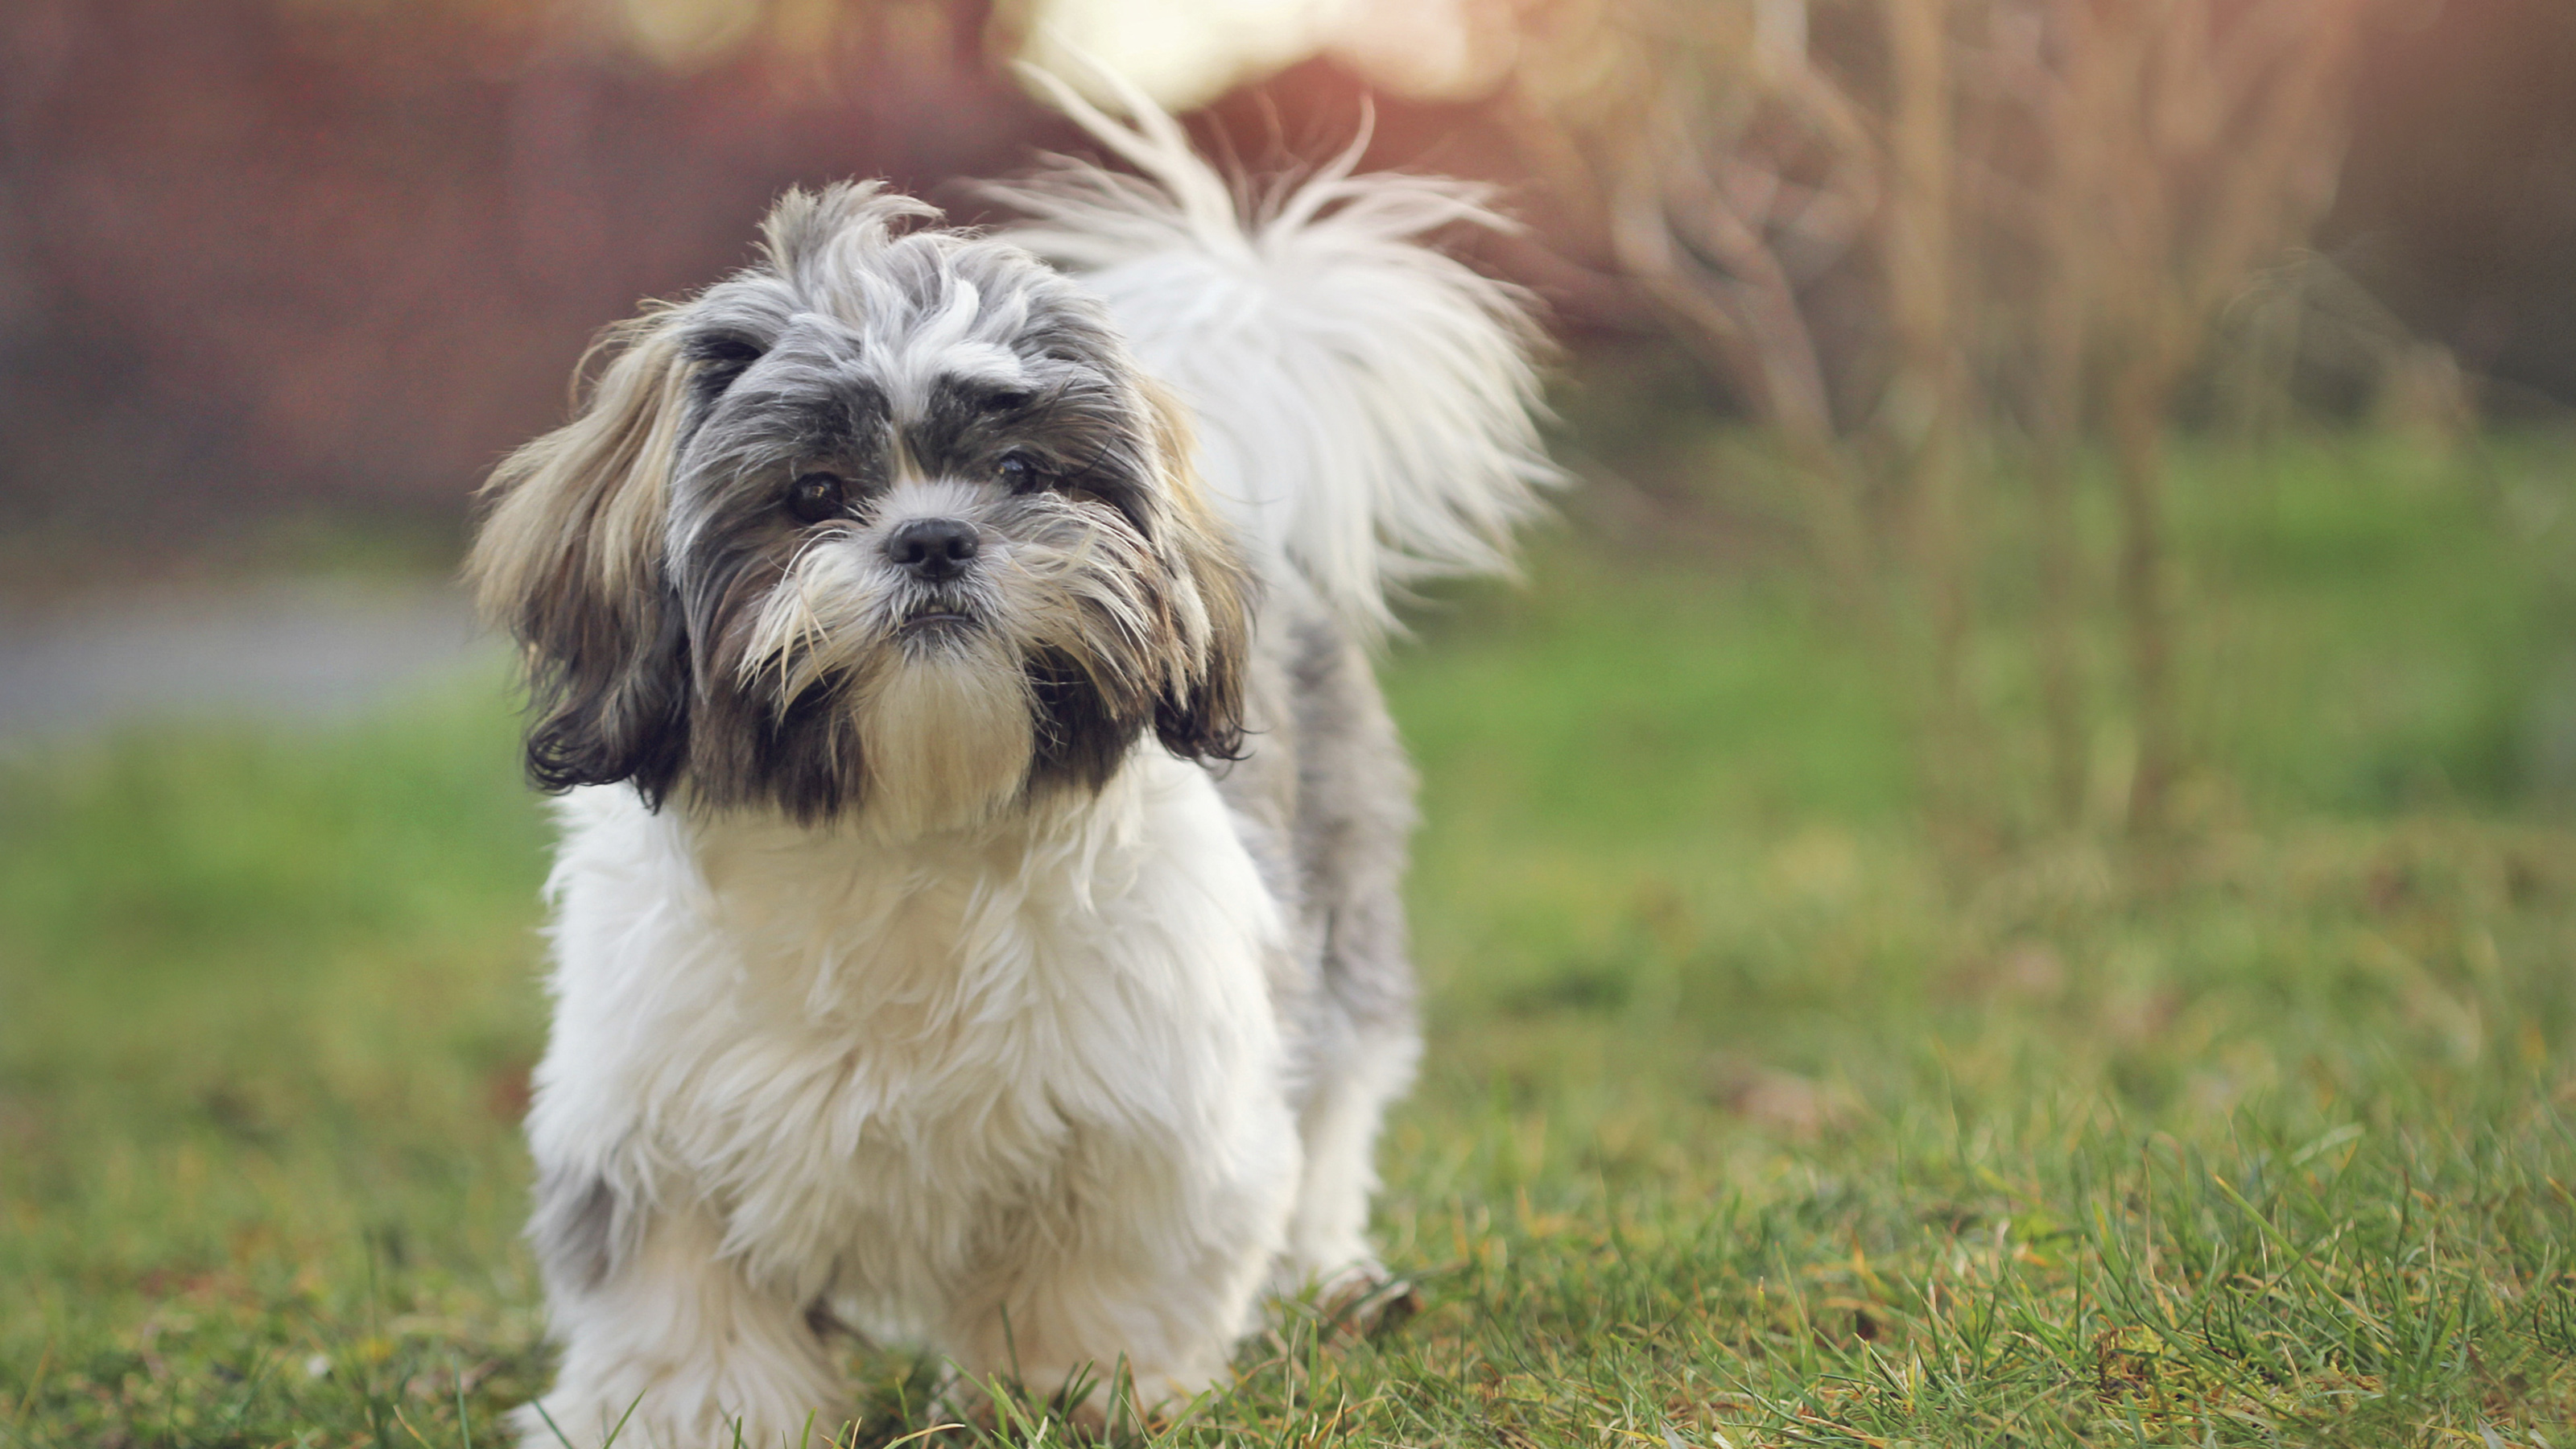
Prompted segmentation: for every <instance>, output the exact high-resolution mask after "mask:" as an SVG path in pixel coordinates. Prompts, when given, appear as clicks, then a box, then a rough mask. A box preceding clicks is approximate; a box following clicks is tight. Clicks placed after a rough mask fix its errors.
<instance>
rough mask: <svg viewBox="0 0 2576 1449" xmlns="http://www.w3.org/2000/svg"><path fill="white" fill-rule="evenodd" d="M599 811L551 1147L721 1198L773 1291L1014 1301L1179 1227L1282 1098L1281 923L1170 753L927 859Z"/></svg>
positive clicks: (566, 896)
mask: <svg viewBox="0 0 2576 1449" xmlns="http://www.w3.org/2000/svg"><path fill="white" fill-rule="evenodd" d="M567 815H568V820H567V824H568V827H569V829H568V832H567V833H568V841H567V850H566V853H565V856H564V859H563V863H562V866H561V868H560V870H559V872H558V875H557V878H556V889H557V891H558V892H559V894H560V897H561V910H562V918H563V925H562V929H561V932H560V941H561V945H562V959H561V965H560V969H559V971H558V975H557V980H556V989H557V991H558V993H559V995H560V996H561V997H562V998H563V1004H564V1007H565V1009H564V1010H563V1011H561V1012H559V1014H558V1022H559V1025H558V1035H557V1038H556V1041H555V1043H554V1047H553V1049H552V1050H551V1051H550V1053H549V1057H548V1061H547V1064H546V1066H545V1068H544V1069H543V1070H542V1072H541V1077H540V1090H541V1091H543V1092H545V1093H548V1094H550V1096H551V1097H552V1098H553V1099H552V1100H549V1101H547V1102H546V1103H545V1108H546V1110H544V1111H541V1112H540V1113H539V1114H538V1119H537V1122H536V1123H535V1124H534V1126H535V1130H538V1131H540V1132H545V1133H548V1134H549V1135H553V1134H555V1133H558V1132H559V1133H560V1135H561V1137H562V1140H563V1141H564V1142H565V1143H566V1144H567V1145H572V1144H576V1143H587V1144H598V1145H600V1146H608V1147H609V1149H610V1150H609V1152H608V1153H607V1154H606V1159H605V1160H602V1161H601V1162H600V1163H599V1167H600V1169H601V1171H602V1173H603V1176H604V1178H605V1180H607V1181H609V1182H611V1183H616V1184H621V1185H623V1186H624V1187H625V1188H626V1189H627V1190H642V1191H644V1192H647V1193H649V1194H651V1195H652V1196H653V1197H656V1198H661V1199H665V1200H670V1199H682V1198H697V1199H699V1200H702V1201H705V1202H708V1203H711V1204H715V1205H716V1206H717V1208H718V1210H719V1211H720V1213H721V1216H722V1222H721V1224H720V1230H721V1232H722V1236H723V1241H724V1245H725V1251H726V1252H727V1253H728V1254H730V1255H734V1256H736V1257H737V1258H738V1259H739V1260H740V1261H741V1262H742V1264H743V1265H744V1267H745V1268H746V1269H747V1270H748V1271H749V1272H750V1274H751V1275H752V1277H753V1278H755V1279H759V1280H769V1281H775V1282H777V1283H779V1284H780V1286H782V1287H789V1288H792V1290H793V1291H796V1292H798V1293H799V1294H821V1293H827V1292H828V1293H830V1294H831V1295H832V1296H833V1297H834V1298H835V1299H837V1300H842V1301H844V1302H845V1303H847V1304H848V1305H849V1311H851V1312H854V1313H855V1314H857V1315H858V1317H859V1318H860V1319H861V1320H862V1321H863V1326H868V1327H872V1328H876V1329H878V1330H880V1331H885V1332H892V1333H908V1332H918V1331H920V1330H921V1329H923V1328H925V1327H927V1326H928V1325H925V1324H922V1323H921V1322H919V1321H918V1320H919V1315H920V1314H921V1313H923V1312H925V1311H928V1308H929V1306H930V1305H932V1304H940V1303H953V1302H955V1301H956V1300H957V1298H958V1296H959V1295H960V1293H961V1292H962V1293H964V1294H965V1295H967V1296H969V1297H974V1296H981V1292H983V1291H990V1292H996V1293H998V1292H1006V1291H1008V1290H1007V1283H1006V1280H1008V1279H1009V1278H1010V1276H1011V1274H1012V1272H1013V1268H1014V1264H1015V1263H1016V1262H1017V1261H1018V1260H1020V1259H1021V1258H1022V1257H1023V1256H1025V1255H1027V1254H1029V1253H1032V1252H1036V1251H1038V1250H1039V1249H1040V1248H1042V1247H1043V1246H1044V1245H1045V1244H1047V1243H1049V1242H1056V1243H1057V1245H1058V1246H1059V1247H1060V1246H1061V1242H1060V1240H1061V1239H1062V1237H1064V1236H1065V1235H1067V1234H1079V1233H1080V1232H1081V1231H1082V1230H1083V1226H1082V1225H1083V1223H1084V1222H1085V1221H1086V1220H1087V1219H1088V1217H1089V1216H1090V1215H1092V1214H1096V1213H1098V1212H1100V1211H1103V1210H1109V1211H1114V1212H1125V1213H1151V1212H1154V1211H1157V1210H1159V1209H1158V1208H1157V1206H1156V1204H1158V1203H1159V1202H1161V1201H1164V1200H1166V1199H1167V1196H1168V1195H1166V1194H1163V1193H1160V1192H1158V1191H1157V1190H1156V1187H1155V1185H1156V1183H1157V1182H1158V1181H1160V1180H1162V1179H1163V1178H1165V1177H1166V1176H1167V1175H1168V1174H1170V1173H1172V1172H1175V1171H1181V1170H1186V1166H1187V1162H1188V1157H1189V1150H1190V1149H1189V1144H1192V1143H1197V1142H1204V1141H1211V1140H1222V1137H1223V1134H1222V1133H1217V1132H1211V1131H1210V1130H1209V1129H1210V1128H1211V1127H1214V1126H1219V1125H1222V1124H1221V1122H1212V1121H1210V1120H1208V1119H1210V1118H1218V1119H1223V1118H1226V1117H1227V1116H1228V1114H1233V1113H1240V1112H1244V1111H1257V1110H1265V1108H1266V1109H1267V1110H1276V1107H1275V1104H1276V1102H1277V1101H1278V1098H1279V1082H1278V1079H1279V1075H1280V1071H1281V1066H1280V1043H1279V1035H1278V1029H1277V1027H1276V1024H1275V1019H1274V1014H1273V1011H1272V1007H1271V1003H1270V1000H1269V996H1268V986H1267V984H1266V979H1265V978H1266V977H1267V976H1268V974H1269V972H1270V970H1271V967H1272V958H1273V957H1274V956H1275V954H1276V953H1277V952H1278V950H1279V949H1280V941H1281V937H1282V928H1281V925H1280V923H1279V919H1278V912H1277V910H1276V909H1275V907H1274V906H1273V905H1272V903H1271V901H1270V898H1269V895H1268V892H1267V891H1266V890H1265V889H1264V888H1263V886H1262V884H1261V882H1260V880H1259V879H1258V878H1257V876H1256V874H1255V872H1254V870H1253V867H1252V864H1251V861H1250V858H1249V857H1248V856H1247V854H1246V853H1245V851H1244V849H1243V847H1242V845H1241V844H1240V842H1239V841H1238V840H1237V839H1236V837H1235V834H1234V829H1233V825H1232V822H1231V820H1230V818H1229V816H1228V814H1227V812H1226V810H1225V808H1224V806H1223V805H1222V804H1221V803H1220V801H1219V800H1218V797H1217V794H1216V792H1215V790H1214V788H1213V787H1212V785H1211V784H1210V782H1209V781H1208V780H1207V778H1206V776H1205V775H1204V774H1203V773H1202V772H1200V771H1199V770H1198V769H1196V768H1195V767H1193V766H1189V765H1185V764H1182V763H1181V762H1178V761H1174V760H1171V759H1169V758H1168V757H1165V756H1162V755H1161V754H1160V752H1159V751H1153V752H1146V753H1145V754H1142V755H1140V756H1139V758H1138V759H1137V760H1136V761H1134V762H1133V763H1132V764H1131V765H1130V767H1129V769H1128V770H1127V771H1125V772H1124V773H1123V775H1122V777H1121V779H1120V780H1119V781H1117V782H1115V783H1113V785H1112V787H1111V788H1110V790H1109V791H1108V792H1106V793H1104V795H1103V796H1102V797H1101V798H1100V799H1099V800H1098V801H1096V802H1092V803H1089V804H1087V805H1085V806H1084V807H1083V808H1081V809H1079V810H1073V811H1068V812H1067V813H1065V814H1063V815H1061V816H1057V817H1053V818H1051V819H1048V820H1047V821H1045V822H1044V823H1043V824H1039V825H1035V826H1032V827H1030V828H1028V829H1026V830H1018V831H1012V832H1002V833H991V834H986V835H982V836H977V837H971V838H969V837H958V838H952V839H936V840H929V841H919V842H911V843H907V844H905V845H903V846H901V847H899V848H898V847H890V846H888V845H886V844H885V843H883V842H879V841H874V840H871V839H869V838H867V837H866V836H864V835H863V834H860V833H856V832H848V833H839V834H830V833H819V832H814V831H807V830H803V829H799V828H796V827H792V826H789V825H785V824H783V823H760V822H753V821H746V820H741V819H725V818H721V817H719V818H716V819H711V820H698V821H695V822H691V821H689V820H687V819H685V818H683V817H681V816H678V815H673V814H665V815H660V816H656V815H648V814H646V813H645V812H644V811H643V810H642V809H641V808H640V806H637V805H636V804H635V803H634V802H633V800H632V798H631V797H629V796H624V795H623V792H593V793H592V794H591V795H590V796H588V797H585V798H583V799H581V800H579V801H577V802H576V803H575V804H573V805H571V806H569V807H568V809H567ZM612 919H616V920H617V921H618V925H617V926H616V927H612V925H611V922H612ZM594 921H595V924H594ZM645 1142H649V1143H650V1144H651V1146H650V1148H649V1149H647V1148H640V1147H636V1146H634V1144H641V1143H645ZM611 1144H616V1145H615V1146H610V1145H611ZM621 1154H622V1156H621ZM1122 1204H1123V1205H1125V1206H1122ZM1174 1228H1175V1230H1176V1231H1177V1232H1184V1233H1185V1232H1186V1225H1181V1224H1175V1225H1174ZM987 1284H989V1285H990V1286H989V1288H988V1289H987V1288H985V1287H983V1286H982V1285H987Z"/></svg>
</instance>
